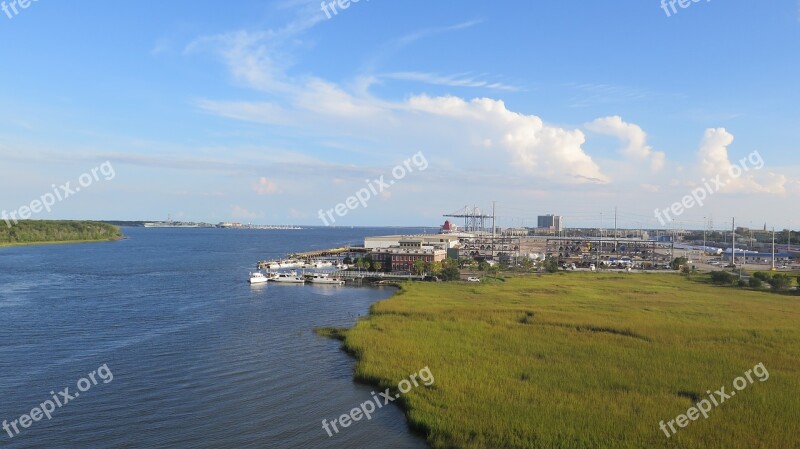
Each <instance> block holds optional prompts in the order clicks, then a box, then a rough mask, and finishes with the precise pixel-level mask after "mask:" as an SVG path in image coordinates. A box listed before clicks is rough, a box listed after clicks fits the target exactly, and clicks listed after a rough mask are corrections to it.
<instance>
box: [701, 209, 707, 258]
mask: <svg viewBox="0 0 800 449" xmlns="http://www.w3.org/2000/svg"><path fill="white" fill-rule="evenodd" d="M701 254H702V255H701V256H700V262H701V263H706V217H703V249H702V253H701Z"/></svg>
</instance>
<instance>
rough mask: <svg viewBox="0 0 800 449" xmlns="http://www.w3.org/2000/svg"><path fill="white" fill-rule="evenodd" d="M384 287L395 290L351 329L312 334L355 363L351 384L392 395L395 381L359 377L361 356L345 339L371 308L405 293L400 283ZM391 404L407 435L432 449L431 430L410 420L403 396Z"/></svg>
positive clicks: (376, 303) (314, 330)
mask: <svg viewBox="0 0 800 449" xmlns="http://www.w3.org/2000/svg"><path fill="white" fill-rule="evenodd" d="M385 286H388V287H392V288H394V289H395V291H394V292H393V293H392V295H391V296H389V297H388V298H386V299H382V300H380V301H377V302H375V303H373V304H372V305H371V306H370V308H369V312H368V313H367V314H366V315H364V316H363V317H360V318H359V319H358V320H356V322H355V323H354V324H353V326H352V327H335V326H331V327H320V328H314V329H313V332H314V334H316V335H317V336H319V337H323V338H327V339H330V340H336V341H339V342H340V346H339V350H340V351H342V352H344V353H345V354H347V355H348V356H350V357H351V358H352V359H353V360H354V362H355V363H354V365H353V382H355V383H356V384H360V385H365V386H369V387H374V388H377V389H379V390H381V391H383V390H385V389H387V388H388V389H390V390H391V393H392V394H393V395H394V394H396V393H397V381H391V380H389V379H384V378H378V377H368V376H364V375H360V374H359V373H358V365H359V364H360V363H362V362H363V354H360V353H359V351H358V350H357V349H355V348H353V347H351V346H349V345H348V343H347V338H348V335H347V334H348V333H349V332H350V331H351V330H353V329H355V328H356V327H357V326H358V324H359V323H360V322H362V321H365V320H369V319H370V318H372V317H373V316H375V315H374V310H373V308H374V307H375V306H376V305H378V304H380V303H383V302H386V301H391V300H393V299H395V298H396V297H398V296H400V295H402V294H403V292H405V287H404V285H403V283H400V282H396V283H392V284H388V285H385ZM382 287H383V286H382ZM392 404H395V405H396V406H397V407H399V408H400V410H401V411H402V412H403V416H404V417H405V420H406V426H407V427H408V431H409V433H410V434H411V435H413V436H416V437H420V438H422V439H423V440H425V445H426V446H427V447H429V448H433V445H431V442H430V441H429V440H428V438H429V436H430V434H431V429H429V428H427V427H425V426H424V425H423V424H422V423H415V422H413V421H412V420H411V416H410V415H411V412H412V411H413V408H412V407H411V406H410V405H409V404H408V401H406V400H405V397H404V396H403V395H400V396H399V397H397V399H395V401H394V402H392Z"/></svg>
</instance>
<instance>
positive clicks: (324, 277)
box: [309, 273, 344, 285]
mask: <svg viewBox="0 0 800 449" xmlns="http://www.w3.org/2000/svg"><path fill="white" fill-rule="evenodd" d="M309 282H311V283H312V284H327V285H344V280H343V279H339V278H332V277H331V276H330V275H329V274H327V273H315V274H314V275H313V276H312V277H311V278H310V279H309Z"/></svg>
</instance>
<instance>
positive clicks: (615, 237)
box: [614, 206, 617, 254]
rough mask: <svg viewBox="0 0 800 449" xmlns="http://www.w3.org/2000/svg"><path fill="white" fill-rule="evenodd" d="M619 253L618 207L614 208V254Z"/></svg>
mask: <svg viewBox="0 0 800 449" xmlns="http://www.w3.org/2000/svg"><path fill="white" fill-rule="evenodd" d="M616 252H617V207H616V206H614V253H615V254H616Z"/></svg>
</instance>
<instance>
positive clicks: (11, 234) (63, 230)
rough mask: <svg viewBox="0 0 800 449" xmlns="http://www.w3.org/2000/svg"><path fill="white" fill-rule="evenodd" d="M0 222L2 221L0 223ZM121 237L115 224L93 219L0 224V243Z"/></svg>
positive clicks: (92, 239)
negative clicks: (10, 224)
mask: <svg viewBox="0 0 800 449" xmlns="http://www.w3.org/2000/svg"><path fill="white" fill-rule="evenodd" d="M0 224H2V223H0ZM120 237H122V231H120V229H119V228H118V227H116V226H113V225H110V224H106V223H99V222H94V221H43V220H41V221H40V220H27V221H20V222H18V223H16V224H14V225H12V226H10V227H8V226H0V245H13V244H26V243H56V242H69V241H100V240H113V239H118V238H120Z"/></svg>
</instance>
